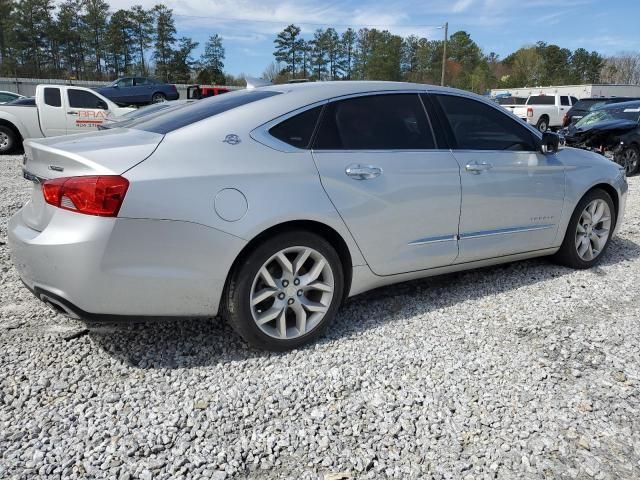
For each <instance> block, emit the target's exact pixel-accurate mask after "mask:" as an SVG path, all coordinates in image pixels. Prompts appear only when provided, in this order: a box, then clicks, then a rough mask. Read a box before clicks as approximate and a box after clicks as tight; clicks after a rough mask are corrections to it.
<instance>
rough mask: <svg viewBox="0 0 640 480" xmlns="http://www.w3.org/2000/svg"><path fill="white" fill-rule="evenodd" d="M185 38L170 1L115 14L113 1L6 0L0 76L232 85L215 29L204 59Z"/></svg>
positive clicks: (0, 28)
mask: <svg viewBox="0 0 640 480" xmlns="http://www.w3.org/2000/svg"><path fill="white" fill-rule="evenodd" d="M197 47H198V42H194V41H193V40H192V39H191V38H189V37H184V36H181V37H178V35H177V30H176V26H175V19H174V16H173V11H172V10H171V9H169V8H167V7H166V6H165V5H163V4H158V5H156V6H154V7H153V8H151V9H145V8H143V7H142V6H141V5H135V6H133V7H131V8H129V9H127V10H124V9H120V10H117V11H111V10H110V8H109V4H108V3H107V2H106V1H105V0H63V1H62V2H60V3H58V4H56V3H55V2H54V0H0V75H5V76H8V75H10V76H22V77H36V78H38V77H39V78H42V77H51V78H75V79H79V80H107V79H113V78H116V77H119V76H124V75H134V74H137V75H143V76H144V75H149V74H152V73H153V74H154V75H155V76H156V77H157V78H160V79H162V80H167V81H172V82H177V83H178V82H189V81H191V80H194V79H197V80H198V81H200V82H201V83H225V82H226V81H227V80H231V81H233V80H234V79H233V78H232V79H228V78H225V74H224V59H225V49H224V46H223V44H222V38H221V37H220V36H219V35H217V34H213V35H211V36H210V37H209V39H208V41H207V42H206V44H205V45H204V52H203V54H202V55H201V56H200V58H198V59H196V58H194V56H193V51H194V50H195V49H196V48H197Z"/></svg>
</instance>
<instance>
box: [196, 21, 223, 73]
mask: <svg viewBox="0 0 640 480" xmlns="http://www.w3.org/2000/svg"><path fill="white" fill-rule="evenodd" d="M224 57H225V52H224V46H222V38H221V37H220V35H218V34H217V33H216V34H215V35H211V36H210V37H209V40H208V41H207V43H206V44H205V46H204V53H203V54H202V56H201V57H200V65H199V67H200V68H199V70H200V71H199V73H198V82H199V83H203V84H212V83H215V84H222V85H224V83H225V75H224Z"/></svg>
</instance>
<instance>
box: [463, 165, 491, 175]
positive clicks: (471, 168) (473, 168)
mask: <svg viewBox="0 0 640 480" xmlns="http://www.w3.org/2000/svg"><path fill="white" fill-rule="evenodd" d="M492 168H493V165H491V164H490V163H487V162H482V163H478V162H470V163H467V165H466V167H465V169H466V170H467V172H471V173H474V174H476V175H477V174H479V173H482V172H485V171H487V170H490V169H492Z"/></svg>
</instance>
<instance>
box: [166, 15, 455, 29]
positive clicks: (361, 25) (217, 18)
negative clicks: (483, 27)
mask: <svg viewBox="0 0 640 480" xmlns="http://www.w3.org/2000/svg"><path fill="white" fill-rule="evenodd" d="M173 16H174V17H178V18H195V19H202V18H207V19H212V20H218V21H221V22H244V23H269V24H282V25H283V24H288V23H293V24H294V25H308V26H314V27H315V26H318V27H319V26H330V27H347V28H348V27H355V28H366V27H390V28H442V25H420V24H408V25H398V24H394V25H389V24H386V23H379V24H375V23H368V24H364V23H361V24H355V23H320V22H319V23H315V22H296V21H290V20H287V21H284V20H250V19H247V18H239V17H220V16H217V15H216V16H213V15H185V14H178V13H174V14H173Z"/></svg>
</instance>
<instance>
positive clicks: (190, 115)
mask: <svg viewBox="0 0 640 480" xmlns="http://www.w3.org/2000/svg"><path fill="white" fill-rule="evenodd" d="M280 93H281V92H274V91H271V90H239V91H237V92H233V93H228V94H226V95H217V96H215V97H209V98H205V99H204V100H198V101H197V102H196V103H194V104H191V105H188V106H187V108H179V109H176V110H175V111H172V112H167V114H166V115H159V116H153V118H149V119H146V118H144V117H142V119H140V121H139V122H136V123H135V125H129V127H130V128H136V129H138V130H144V131H146V132H153V133H159V134H161V135H165V134H167V133H169V132H173V131H174V130H177V129H179V128H182V127H186V126H187V125H191V124H192V123H196V122H199V121H200V120H204V119H205V118H209V117H213V116H214V115H218V114H219V113H222V112H226V111H227V110H231V109H233V108H237V107H241V106H242V105H246V104H248V103H252V102H257V101H258V100H262V99H265V98H269V97H273V96H274V95H279V94H280Z"/></svg>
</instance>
